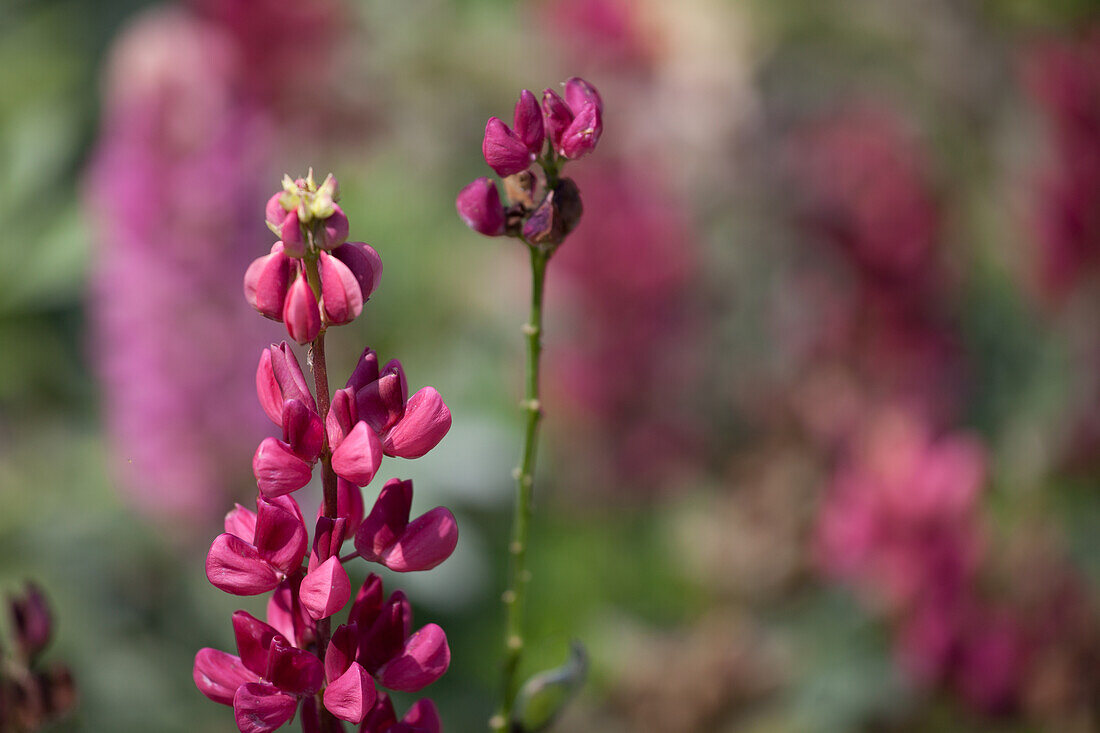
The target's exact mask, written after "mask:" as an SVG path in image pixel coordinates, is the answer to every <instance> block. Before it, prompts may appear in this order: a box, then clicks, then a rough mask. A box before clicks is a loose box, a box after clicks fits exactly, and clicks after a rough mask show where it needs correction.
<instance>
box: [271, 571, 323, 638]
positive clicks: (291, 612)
mask: <svg viewBox="0 0 1100 733" xmlns="http://www.w3.org/2000/svg"><path fill="white" fill-rule="evenodd" d="M301 584H302V576H301V575H300V574H297V573H295V574H294V575H292V576H291V577H289V578H287V579H286V580H284V581H283V582H281V583H279V586H278V587H277V588H275V591H274V592H273V593H272V594H271V598H269V599H268V600H267V622H268V623H269V624H271V626H272V628H274V629H275V630H276V631H278V632H279V633H280V634H282V635H283V636H285V637H286V638H287V639H289V640H290V643H291V644H293V645H294V646H296V647H300V648H301V647H305V646H306V645H307V644H308V643H309V641H311V640H312V635H313V631H312V628H313V620H312V619H311V618H310V617H309V614H307V613H306V612H305V609H304V608H302V606H301V604H300V603H298V588H299V587H300V586H301Z"/></svg>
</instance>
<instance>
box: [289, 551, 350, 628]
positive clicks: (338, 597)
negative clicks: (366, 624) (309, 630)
mask: <svg viewBox="0 0 1100 733" xmlns="http://www.w3.org/2000/svg"><path fill="white" fill-rule="evenodd" d="M299 598H301V602H302V606H303V607H304V608H305V609H306V611H307V612H309V615H310V617H311V618H313V619H314V620H320V619H323V618H328V617H329V616H331V615H332V614H334V613H336V612H337V611H339V610H340V609H341V608H343V607H344V606H345V605H347V602H348V600H349V599H350V598H351V581H350V580H348V574H347V572H346V571H345V570H344V566H343V565H341V564H340V558H338V557H330V558H329V559H328V560H325V561H324V562H323V563H321V564H320V565H318V566H317V569H316V570H313V571H312V572H310V573H307V574H306V577H305V578H303V579H302V587H301V590H300V595H299Z"/></svg>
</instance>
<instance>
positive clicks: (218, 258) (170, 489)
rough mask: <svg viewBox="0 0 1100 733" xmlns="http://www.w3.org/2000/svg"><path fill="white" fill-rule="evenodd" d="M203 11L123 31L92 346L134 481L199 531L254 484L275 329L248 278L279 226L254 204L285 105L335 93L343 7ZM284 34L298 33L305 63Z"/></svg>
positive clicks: (97, 167) (105, 129) (114, 79)
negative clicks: (306, 94) (276, 40)
mask: <svg viewBox="0 0 1100 733" xmlns="http://www.w3.org/2000/svg"><path fill="white" fill-rule="evenodd" d="M258 6H263V8H264V12H263V13H260V14H259V17H261V18H262V20H263V22H262V23H260V22H254V21H255V19H256V16H255V11H256V9H257V7H258ZM197 10H198V12H195V11H193V10H191V9H188V8H186V7H175V6H172V7H165V8H159V9H155V10H152V11H149V12H147V13H146V14H144V15H143V16H141V17H140V18H139V19H138V20H136V21H135V22H134V23H133V24H132V25H131V26H130V28H129V29H128V30H127V31H126V32H125V33H124V34H123V35H122V36H121V38H120V39H119V40H118V42H117V44H116V47H115V48H114V49H113V51H112V53H111V57H110V61H109V64H108V70H107V73H106V76H105V81H104V83H105V101H104V105H103V119H102V125H101V130H100V139H99V142H98V145H97V148H96V151H95V154H94V158H93V161H92V164H91V167H90V170H89V171H88V175H87V179H86V194H87V195H86V200H87V204H88V207H89V208H90V210H91V212H92V215H93V219H94V222H95V225H96V231H95V238H96V244H97V248H98V249H97V252H96V263H95V268H94V273H93V275H92V284H91V303H90V313H91V321H92V326H93V329H94V336H93V338H92V339H91V340H90V342H89V343H90V344H92V347H93V348H94V350H95V352H94V354H93V356H94V360H95V363H96V364H97V367H98V371H99V373H100V377H101V380H102V383H103V405H102V408H103V412H104V416H105V421H106V424H107V426H108V430H109V434H110V439H111V441H112V443H113V452H114V457H115V465H116V469H117V476H118V479H119V483H120V486H121V488H122V489H123V490H124V491H125V492H126V494H127V496H129V497H130V499H132V500H133V502H134V504H135V506H136V507H137V508H138V509H139V510H141V511H143V512H146V513H149V514H151V515H155V516H159V517H161V518H164V519H169V518H171V519H176V520H185V522H184V524H187V523H189V522H197V521H199V520H203V519H209V518H211V517H212V516H214V515H216V514H218V513H220V511H221V507H222V505H223V503H224V500H225V498H226V496H227V494H236V493H240V490H242V489H244V488H246V487H248V486H249V483H250V481H249V478H248V472H247V469H248V466H247V462H245V463H242V462H241V460H240V456H241V455H247V453H248V451H249V450H250V446H251V445H253V444H254V443H255V441H256V439H257V438H258V437H259V436H260V435H261V434H262V433H261V430H262V426H263V415H262V413H260V412H259V411H257V410H256V409H255V406H254V404H253V403H252V401H251V400H250V399H249V394H250V392H251V385H252V381H253V369H252V366H251V363H252V360H253V357H252V354H254V353H255V351H256V350H257V349H258V348H260V347H261V346H262V345H263V344H264V343H265V342H266V341H267V339H268V338H269V337H268V336H264V335H263V334H264V329H263V324H262V323H258V322H257V320H256V319H255V318H254V316H253V314H252V313H251V312H250V309H249V308H248V307H247V305H246V304H244V303H243V301H242V299H241V297H240V273H241V272H243V271H244V269H245V268H246V267H247V265H248V263H249V261H250V260H251V258H252V256H253V255H254V253H255V252H256V251H257V250H258V249H260V248H262V246H263V243H264V242H265V241H266V240H267V238H268V236H269V234H268V233H267V232H266V231H265V229H264V227H263V224H262V219H261V217H260V212H259V211H257V212H256V215H255V216H250V215H246V214H247V212H249V211H251V210H252V209H254V208H255V202H256V201H260V200H263V194H264V191H265V189H266V185H265V181H266V175H267V174H268V173H269V166H270V165H271V160H272V156H273V153H274V152H275V151H276V149H277V144H278V138H277V134H276V129H277V124H283V123H284V122H285V121H286V120H284V119H283V118H282V117H281V116H280V108H282V106H283V105H284V104H285V103H288V100H289V99H290V98H294V97H296V96H298V95H299V94H300V93H299V92H298V91H296V90H299V89H310V88H320V87H322V86H323V85H318V84H316V83H315V79H314V78H313V77H312V76H311V74H312V73H313V71H312V70H313V69H315V68H317V67H318V66H320V67H321V68H323V65H324V63H325V58H326V53H325V52H326V49H327V43H328V40H329V36H331V35H332V33H333V32H334V25H335V23H336V21H337V17H336V16H335V14H334V6H332V5H330V4H324V5H311V6H310V9H309V10H308V11H307V10H303V9H301V8H299V7H298V5H297V4H294V3H271V2H229V3H207V4H205V5H204V4H200V5H199V7H198V8H197ZM299 21H302V22H301V24H299ZM307 21H308V22H307ZM271 33H274V34H275V37H281V36H287V37H288V38H287V43H288V44H289V43H290V41H291V40H293V45H294V48H295V52H294V53H293V54H291V55H290V57H289V59H290V60H288V57H287V55H286V54H285V48H286V47H287V45H286V44H278V45H273V43H272V36H271V35H270V34H271ZM276 48H278V49H280V50H279V51H278V52H277V53H276V52H275V50H274V49H276ZM291 60H292V61H293V63H291ZM306 79H309V80H310V84H304V83H302V82H304V81H305V80H306ZM197 360H198V361H197ZM227 394H228V395H240V396H241V397H240V399H239V400H233V399H231V400H226V399H224V395H227Z"/></svg>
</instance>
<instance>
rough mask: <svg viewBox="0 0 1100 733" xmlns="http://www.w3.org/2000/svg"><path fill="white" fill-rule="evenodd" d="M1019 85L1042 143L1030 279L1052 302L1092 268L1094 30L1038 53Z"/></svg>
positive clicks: (1099, 183)
mask: <svg viewBox="0 0 1100 733" xmlns="http://www.w3.org/2000/svg"><path fill="white" fill-rule="evenodd" d="M1027 81H1028V82H1029V86H1030V88H1031V92H1032V96H1033V97H1034V99H1035V100H1036V101H1037V102H1038V103H1039V105H1040V109H1041V111H1042V113H1043V116H1044V117H1045V121H1046V123H1047V127H1048V129H1049V138H1050V145H1049V159H1048V160H1047V162H1046V168H1045V169H1044V170H1043V172H1042V173H1041V174H1040V176H1039V178H1038V182H1037V188H1038V190H1037V195H1036V205H1035V210H1034V212H1033V225H1034V230H1035V235H1036V240H1037V244H1038V245H1039V247H1038V251H1037V252H1036V254H1037V259H1038V264H1039V267H1038V268H1037V271H1038V273H1039V275H1040V282H1039V285H1040V286H1041V288H1042V292H1043V293H1044V294H1045V295H1047V296H1048V297H1050V298H1052V299H1055V300H1057V299H1060V298H1061V297H1064V295H1065V294H1066V293H1067V292H1069V291H1071V290H1072V288H1073V286H1074V285H1075V284H1077V283H1078V282H1079V281H1080V280H1081V278H1082V277H1083V276H1084V275H1085V274H1087V273H1088V272H1089V271H1090V270H1092V271H1095V269H1096V267H1097V265H1098V264H1100V208H1098V207H1097V206H1096V201H1097V200H1098V199H1100V27H1093V28H1091V29H1090V30H1089V31H1088V32H1087V33H1085V34H1083V35H1082V37H1081V38H1080V39H1078V40H1074V41H1069V42H1067V41H1065V40H1057V41H1048V42H1046V43H1043V44H1041V45H1039V46H1038V47H1037V48H1035V49H1034V51H1033V52H1032V53H1031V56H1030V57H1029V59H1028V64H1027Z"/></svg>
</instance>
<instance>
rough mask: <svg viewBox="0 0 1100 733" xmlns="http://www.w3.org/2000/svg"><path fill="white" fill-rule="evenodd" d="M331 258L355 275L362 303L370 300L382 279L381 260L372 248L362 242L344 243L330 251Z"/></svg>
mask: <svg viewBox="0 0 1100 733" xmlns="http://www.w3.org/2000/svg"><path fill="white" fill-rule="evenodd" d="M332 256H333V257H335V258H336V259H338V260H340V261H341V262H343V263H344V264H345V265H347V266H348V269H349V270H351V274H353V275H355V279H356V281H358V283H359V290H360V291H361V292H362V295H363V302H364V303H366V302H367V301H368V300H370V296H371V293H373V292H374V291H375V290H376V289H377V288H378V282H379V281H380V280H381V279H382V258H381V257H379V256H378V253H377V252H375V251H374V248H373V247H371V246H370V245H369V244H364V243H363V242H345V243H344V244H341V245H340V246H339V247H337V248H336V249H334V250H332Z"/></svg>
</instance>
